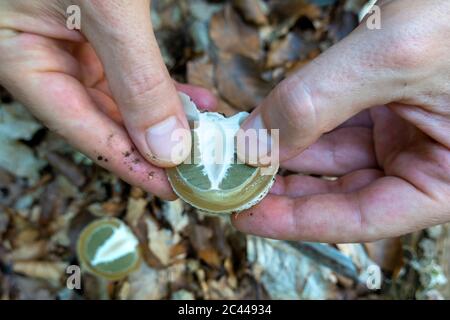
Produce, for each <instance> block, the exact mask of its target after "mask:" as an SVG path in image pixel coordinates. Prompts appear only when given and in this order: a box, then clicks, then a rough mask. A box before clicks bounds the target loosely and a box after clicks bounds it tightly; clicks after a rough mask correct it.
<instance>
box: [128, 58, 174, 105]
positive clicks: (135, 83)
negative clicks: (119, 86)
mask: <svg viewBox="0 0 450 320" xmlns="http://www.w3.org/2000/svg"><path fill="white" fill-rule="evenodd" d="M123 80H124V83H125V87H126V90H125V96H124V99H125V102H126V103H127V104H129V105H130V106H131V107H132V106H133V105H140V104H141V103H145V104H148V103H152V102H154V101H155V100H157V99H159V98H158V97H160V96H162V95H163V94H164V92H165V91H166V90H167V89H168V88H169V86H168V81H167V78H166V76H165V75H164V74H163V72H161V71H155V70H153V69H152V68H151V67H149V66H144V67H138V68H133V70H131V71H130V72H129V73H128V74H126V75H125V76H124V77H123Z"/></svg>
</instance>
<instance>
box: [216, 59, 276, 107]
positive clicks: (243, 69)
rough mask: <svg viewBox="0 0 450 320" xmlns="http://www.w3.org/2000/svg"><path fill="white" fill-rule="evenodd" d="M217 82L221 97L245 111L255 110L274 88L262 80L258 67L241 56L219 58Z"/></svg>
mask: <svg viewBox="0 0 450 320" xmlns="http://www.w3.org/2000/svg"><path fill="white" fill-rule="evenodd" d="M216 81H217V88H218V90H219V93H220V95H221V96H222V97H223V98H224V99H225V100H226V101H227V102H229V103H230V104H231V105H232V106H233V107H235V108H237V109H240V110H245V111H248V110H251V109H253V108H255V107H256V106H257V105H258V104H259V103H260V102H261V101H262V100H263V99H264V97H266V96H267V94H268V93H269V92H270V89H271V88H272V85H271V84H270V83H267V82H265V81H264V80H262V79H261V76H260V73H259V67H258V65H257V64H256V63H255V62H254V61H252V60H251V59H248V58H245V57H243V56H239V55H226V54H222V55H221V56H220V57H219V62H218V63H217V65H216Z"/></svg>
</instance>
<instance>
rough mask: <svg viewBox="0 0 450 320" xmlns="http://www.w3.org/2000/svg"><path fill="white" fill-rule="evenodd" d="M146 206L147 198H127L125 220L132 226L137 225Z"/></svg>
mask: <svg viewBox="0 0 450 320" xmlns="http://www.w3.org/2000/svg"><path fill="white" fill-rule="evenodd" d="M146 206H147V200H146V199H144V198H138V199H135V198H132V197H130V198H128V205H127V214H126V216H125V221H126V222H127V223H128V224H129V225H130V226H133V227H136V226H137V223H138V221H139V219H140V218H141V217H142V215H143V214H144V212H145V207H146Z"/></svg>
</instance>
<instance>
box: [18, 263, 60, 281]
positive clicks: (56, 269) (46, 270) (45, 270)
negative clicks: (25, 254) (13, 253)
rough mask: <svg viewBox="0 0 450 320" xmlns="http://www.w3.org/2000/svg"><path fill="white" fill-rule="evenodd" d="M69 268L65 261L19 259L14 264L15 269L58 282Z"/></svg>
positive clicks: (33, 276)
mask: <svg viewBox="0 0 450 320" xmlns="http://www.w3.org/2000/svg"><path fill="white" fill-rule="evenodd" d="M66 268H67V263H65V262H49V261H18V262H15V263H14V264H13V271H14V272H17V273H21V274H24V275H26V276H28V277H32V278H38V279H44V280H48V281H54V282H58V281H60V280H61V279H62V277H63V275H64V274H65V271H66Z"/></svg>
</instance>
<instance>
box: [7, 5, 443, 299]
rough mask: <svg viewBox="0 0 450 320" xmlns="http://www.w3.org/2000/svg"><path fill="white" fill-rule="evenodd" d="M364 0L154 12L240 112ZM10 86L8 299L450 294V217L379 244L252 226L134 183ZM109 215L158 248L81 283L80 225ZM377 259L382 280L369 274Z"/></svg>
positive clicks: (198, 81)
mask: <svg viewBox="0 0 450 320" xmlns="http://www.w3.org/2000/svg"><path fill="white" fill-rule="evenodd" d="M364 3H365V1H360V0H347V1H334V0H315V1H314V0H311V1H300V0H297V1H294V0H286V1H272V0H235V1H234V0H233V1H206V0H192V1H174V0H159V1H156V0H155V1H152V5H153V9H152V22H153V26H154V29H155V32H156V36H157V39H158V42H159V44H160V46H161V50H162V53H163V56H164V60H165V63H166V65H167V66H168V68H169V70H170V72H171V74H172V76H173V77H174V78H175V79H176V80H178V81H180V82H187V83H191V84H195V85H200V86H203V87H206V88H208V89H210V90H211V91H212V92H214V93H215V94H216V95H217V97H218V98H219V101H220V106H219V112H222V113H224V114H226V115H231V114H234V113H236V112H238V111H241V110H245V111H250V110H251V109H252V108H254V107H255V106H256V105H258V103H259V102H260V101H261V100H262V99H263V98H264V97H265V96H266V95H267V93H268V92H269V91H270V90H271V88H273V87H274V85H275V84H277V83H278V82H279V81H281V80H282V79H283V78H285V77H286V76H288V75H290V74H292V73H293V72H295V71H296V70H298V69H299V68H301V67H302V66H303V65H305V64H306V63H307V62H309V61H310V60H311V59H313V58H314V57H316V56H317V55H319V54H320V53H321V52H323V51H324V50H326V49H327V48H329V47H330V46H331V45H333V44H334V43H335V42H337V41H339V40H340V39H342V38H343V37H345V36H346V35H347V34H348V33H349V32H351V31H352V30H353V29H354V28H355V27H356V26H357V24H358V15H359V14H360V12H361V10H362V8H363V5H364ZM324 76H326V75H324ZM0 98H1V101H0V142H1V146H0V298H1V299H270V298H272V299H327V298H332V299H399V298H401V299H412V298H418V299H441V298H447V299H448V298H450V286H449V285H448V282H447V280H446V279H447V277H448V276H449V275H450V263H449V260H450V259H449V257H450V227H449V226H448V225H443V226H437V227H434V228H431V229H428V230H424V231H421V232H417V233H414V234H410V235H407V236H404V237H401V238H395V239H387V240H382V241H377V242H374V243H366V244H332V245H328V244H311V243H287V242H283V241H275V240H268V239H263V238H257V237H253V236H246V235H244V234H242V233H240V232H238V231H236V230H235V229H234V228H233V227H232V226H231V225H230V223H229V221H228V218H227V217H222V216H210V215H204V214H202V213H200V212H197V211H196V210H194V209H193V208H191V207H189V206H188V205H186V204H184V203H183V202H182V201H181V200H177V201H174V202H165V201H162V200H160V199H158V198H156V197H154V196H153V195H151V194H147V193H145V192H143V191H142V190H140V189H139V188H136V187H131V186H129V185H128V184H126V183H124V182H123V181H121V180H119V179H118V178H117V177H115V176H114V175H113V174H111V173H108V172H106V171H105V170H103V169H102V168H100V167H98V166H96V165H95V164H93V162H92V161H91V160H90V159H88V158H87V157H85V156H84V155H83V154H81V153H79V152H77V151H76V150H74V149H73V148H72V147H70V146H69V145H67V144H66V143H65V142H64V141H63V140H62V139H61V138H59V137H58V136H57V135H55V134H54V133H52V132H50V131H48V130H47V129H45V128H44V127H42V125H41V124H40V123H39V122H37V121H36V120H35V119H34V118H33V117H32V116H31V115H30V114H29V113H28V112H27V111H26V109H25V108H24V107H23V106H22V105H20V104H19V103H18V102H16V101H14V99H13V97H11V96H10V95H9V94H8V93H7V92H6V91H5V90H3V89H1V88H0ZM100 217H117V218H120V219H122V220H124V221H125V222H126V223H127V224H128V225H129V226H130V227H131V228H132V230H133V231H134V233H135V234H136V235H137V237H138V239H139V241H140V245H141V247H142V251H143V256H144V259H143V260H144V261H143V263H142V264H141V267H140V268H139V269H138V270H137V271H135V272H134V273H132V274H131V275H129V276H128V277H127V278H125V279H123V280H120V281H106V280H102V279H100V278H97V277H95V276H93V275H90V274H89V273H83V277H82V287H81V289H80V290H70V289H69V288H67V286H66V279H67V276H68V274H67V273H66V268H67V266H69V265H77V264H78V263H79V261H78V259H77V255H76V252H75V246H76V241H77V238H78V235H79V233H80V230H82V229H83V227H85V226H86V225H87V224H88V223H89V222H91V221H93V220H95V219H98V218H100ZM373 266H375V267H376V268H379V269H380V270H382V274H381V279H380V280H381V282H380V284H381V288H380V289H379V290H371V289H369V288H368V286H367V279H368V278H369V279H370V277H371V276H373V274H372V273H371V272H373V271H370V270H374V269H373ZM369 287H370V285H369Z"/></svg>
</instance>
